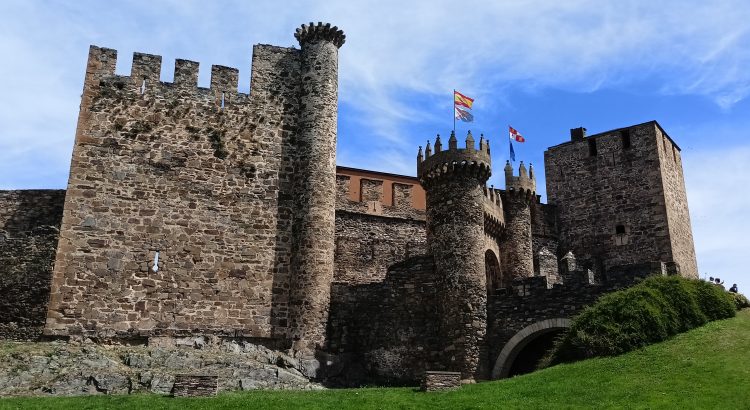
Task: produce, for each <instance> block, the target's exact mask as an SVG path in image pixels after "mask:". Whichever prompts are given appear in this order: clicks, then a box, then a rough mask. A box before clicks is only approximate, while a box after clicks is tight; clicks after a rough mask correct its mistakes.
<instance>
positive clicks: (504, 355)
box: [492, 318, 571, 379]
mask: <svg viewBox="0 0 750 410" xmlns="http://www.w3.org/2000/svg"><path fill="white" fill-rule="evenodd" d="M570 323H571V321H570V319H568V318H555V319H545V320H542V321H539V322H536V323H534V324H532V325H529V326H526V327H525V328H523V329H521V330H520V331H519V332H518V333H516V334H515V335H514V336H513V337H512V338H510V340H508V342H507V343H506V344H505V346H503V349H502V350H501V351H500V354H499V355H498V356H497V360H495V366H494V367H493V368H492V378H493V379H502V378H505V377H508V376H509V375H510V374H511V369H512V368H513V364H514V362H515V361H516V359H517V358H518V355H519V353H521V352H522V351H523V350H524V348H526V347H527V346H528V345H529V344H530V343H532V342H533V341H535V340H536V339H538V338H540V337H542V336H545V335H549V334H550V333H553V332H559V331H564V330H565V329H568V328H570Z"/></svg>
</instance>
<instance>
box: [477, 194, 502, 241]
mask: <svg viewBox="0 0 750 410" xmlns="http://www.w3.org/2000/svg"><path fill="white" fill-rule="evenodd" d="M483 192H484V200H483V201H482V205H483V207H484V230H485V233H487V234H489V235H492V236H495V237H499V236H500V233H501V232H502V231H503V229H504V228H505V213H504V212H503V201H502V198H501V195H500V190H498V189H495V187H494V186H493V187H490V188H487V187H484V189H483Z"/></svg>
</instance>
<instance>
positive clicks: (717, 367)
mask: <svg viewBox="0 0 750 410" xmlns="http://www.w3.org/2000/svg"><path fill="white" fill-rule="evenodd" d="M582 407H585V408H696V409H743V408H744V409H750V309H745V310H743V311H741V312H739V313H738V314H737V317H736V318H733V319H728V320H722V321H717V322H712V323H709V324H707V325H706V326H703V327H701V328H698V329H695V330H692V331H690V332H687V333H684V334H681V335H678V336H676V337H674V338H673V339H670V340H668V341H666V342H663V343H660V344H656V345H652V346H649V347H647V348H645V349H641V350H638V351H635V352H631V353H628V354H625V355H622V356H619V357H613V358H605V359H592V360H586V361H583V362H578V363H573V364H567V365H561V366H555V367H552V368H549V369H546V370H542V371H539V372H536V373H533V374H528V375H525V376H520V377H515V378H513V379H509V380H503V381H495V382H484V383H479V384H475V385H469V386H464V387H463V388H461V389H460V390H458V391H453V392H447V393H422V392H418V391H415V390H414V389H411V388H369V389H346V390H326V391H318V392H297V391H256V392H240V393H224V394H220V395H219V396H217V397H214V398H194V399H175V398H170V397H162V396H156V395H132V396H86V397H69V398H11V399H1V400H0V409H15V408H22V409H57V408H60V409H114V408H129V409H130V408H133V409H140V408H143V409H180V410H188V409H235V408H251V409H337V410H340V409H349V408H353V409H428V408H429V409H433V408H439V409H446V410H448V409H482V408H483V409H491V408H503V409H512V408H523V409H539V408H550V409H560V408H582Z"/></svg>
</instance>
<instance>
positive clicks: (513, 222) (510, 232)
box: [500, 161, 536, 280]
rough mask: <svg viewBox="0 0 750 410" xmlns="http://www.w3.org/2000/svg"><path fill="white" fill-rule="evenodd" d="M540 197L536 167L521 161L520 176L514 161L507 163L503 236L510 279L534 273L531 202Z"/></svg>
mask: <svg viewBox="0 0 750 410" xmlns="http://www.w3.org/2000/svg"><path fill="white" fill-rule="evenodd" d="M535 197H536V178H535V176H534V169H533V167H532V166H531V165H529V170H528V172H527V171H526V166H525V165H524V164H523V161H521V164H520V165H519V166H518V176H514V175H513V168H512V167H511V165H510V162H506V163H505V192H504V194H503V205H504V208H505V232H504V234H503V235H502V239H501V247H500V248H501V250H502V263H503V272H505V274H506V275H507V276H508V277H509V279H511V280H512V279H517V278H527V277H530V276H534V253H533V252H532V238H531V203H532V201H534V198H535Z"/></svg>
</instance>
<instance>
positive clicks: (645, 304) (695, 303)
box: [549, 276, 736, 364]
mask: <svg viewBox="0 0 750 410" xmlns="http://www.w3.org/2000/svg"><path fill="white" fill-rule="evenodd" d="M735 305H736V302H735V299H733V297H732V296H730V294H729V293H727V292H725V291H724V290H722V289H721V288H720V287H718V286H715V285H712V284H710V283H707V282H704V281H700V280H691V279H685V278H682V277H677V276H670V277H664V276H654V277H651V278H649V279H646V280H645V281H643V282H641V283H639V284H638V285H635V286H633V287H631V288H628V289H624V290H621V291H617V292H613V293H610V294H607V295H604V296H602V297H601V298H599V300H598V301H597V302H596V303H595V304H594V305H593V306H590V307H588V308H586V309H584V310H583V312H581V313H580V314H579V315H578V316H577V317H575V318H574V319H573V323H572V325H571V327H570V329H569V330H568V332H567V333H566V335H565V336H564V337H563V338H562V339H561V340H560V341H558V343H557V345H556V346H555V349H554V351H553V352H552V354H551V357H550V360H549V363H551V364H556V363H561V362H569V361H574V360H580V359H586V358H590V357H596V356H613V355H617V354H621V353H625V352H629V351H631V350H634V349H637V348H640V347H643V346H646V345H649V344H652V343H656V342H660V341H662V340H665V339H667V338H669V337H670V336H672V335H675V334H677V333H681V332H685V331H687V330H690V329H693V328H696V327H698V326H701V325H703V324H705V323H706V322H708V321H711V320H717V319H725V318H729V317H733V316H734V315H735V311H736V308H735Z"/></svg>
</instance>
